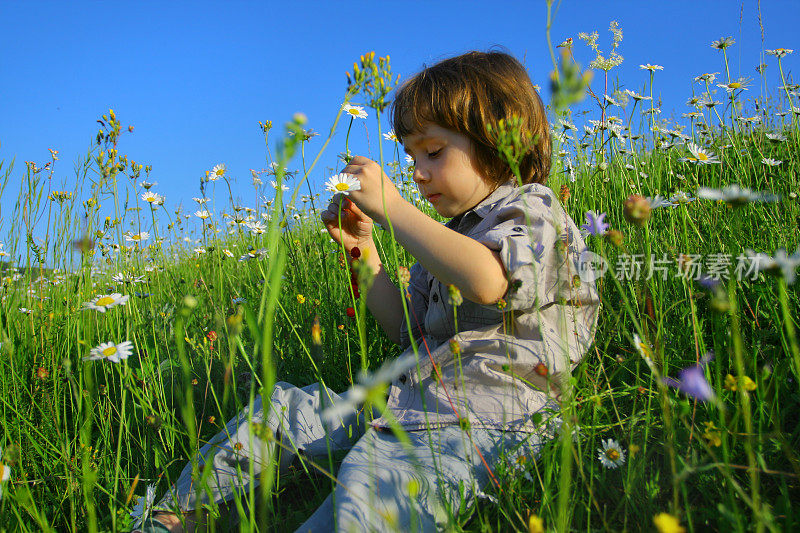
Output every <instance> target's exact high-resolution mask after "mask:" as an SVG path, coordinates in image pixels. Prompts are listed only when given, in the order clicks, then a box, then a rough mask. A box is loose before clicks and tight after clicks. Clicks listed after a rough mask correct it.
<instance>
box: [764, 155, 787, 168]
mask: <svg viewBox="0 0 800 533" xmlns="http://www.w3.org/2000/svg"><path fill="white" fill-rule="evenodd" d="M761 162H762V163H764V164H765V165H767V166H768V167H777V166H778V165H780V164H781V163H783V161H778V160H777V159H770V158H769V157H762V158H761Z"/></svg>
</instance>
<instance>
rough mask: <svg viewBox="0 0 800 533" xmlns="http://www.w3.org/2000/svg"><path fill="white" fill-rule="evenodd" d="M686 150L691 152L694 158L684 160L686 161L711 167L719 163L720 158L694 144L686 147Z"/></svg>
mask: <svg viewBox="0 0 800 533" xmlns="http://www.w3.org/2000/svg"><path fill="white" fill-rule="evenodd" d="M686 148H687V149H688V150H689V152H691V154H692V157H686V158H683V160H685V161H690V162H692V163H697V164H698V165H710V164H713V163H719V158H717V156H716V155H715V154H714V152H711V151H709V150H705V149H704V148H702V147H700V146H697V145H696V144H694V143H689V144H687V145H686Z"/></svg>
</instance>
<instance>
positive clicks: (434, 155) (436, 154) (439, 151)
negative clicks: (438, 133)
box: [428, 148, 442, 159]
mask: <svg viewBox="0 0 800 533" xmlns="http://www.w3.org/2000/svg"><path fill="white" fill-rule="evenodd" d="M441 153H442V149H441V148H439V149H438V150H434V151H433V152H428V157H429V158H431V159H434V158H436V157H437V156H438V155H439V154H441Z"/></svg>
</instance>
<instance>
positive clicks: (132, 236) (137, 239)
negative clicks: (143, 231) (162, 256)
mask: <svg viewBox="0 0 800 533" xmlns="http://www.w3.org/2000/svg"><path fill="white" fill-rule="evenodd" d="M131 239H132V240H134V241H141V240H142V236H141V235H131Z"/></svg>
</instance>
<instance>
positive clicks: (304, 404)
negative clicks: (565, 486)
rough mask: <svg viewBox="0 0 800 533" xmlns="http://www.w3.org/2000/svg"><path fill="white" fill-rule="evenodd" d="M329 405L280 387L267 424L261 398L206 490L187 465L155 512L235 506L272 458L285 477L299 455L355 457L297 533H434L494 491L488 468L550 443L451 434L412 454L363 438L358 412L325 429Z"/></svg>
mask: <svg viewBox="0 0 800 533" xmlns="http://www.w3.org/2000/svg"><path fill="white" fill-rule="evenodd" d="M322 397H323V402H322V403H323V404H324V405H321V403H320V395H319V386H318V385H317V384H314V385H309V386H307V387H303V388H302V389H301V388H297V387H294V386H293V385H290V384H288V383H283V382H281V383H278V384H276V386H275V391H274V393H273V395H272V403H271V407H270V412H269V414H268V416H266V420H265V413H264V410H263V407H262V403H261V398H260V397H259V398H257V399H256V401H255V402H254V406H253V407H254V408H253V414H252V420H248V418H249V417H248V409H245V410H243V411H242V412H240V413H239V414H238V415H237V416H236V417H234V418H232V419H231V420H230V421H229V422H228V424H227V425H226V427H225V429H224V430H223V431H221V432H220V433H219V434H217V435H216V436H215V437H214V438H212V439H211V440H210V441H209V442H208V444H206V445H205V446H203V448H202V449H201V450H200V457H199V458H198V460H199V463H200V471H202V469H203V466H204V465H205V464H206V463H207V462H208V461H211V468H210V476H209V477H208V478H207V479H206V481H205V482H204V483H202V484H198V483H194V482H193V479H192V466H191V464H188V465H186V467H185V468H184V469H183V471H182V472H181V474H180V476H179V477H178V479H177V481H176V482H175V484H174V485H173V487H172V488H171V489H170V491H169V492H168V493H167V494H166V495H165V496H164V498H163V499H162V500H161V502H160V503H159V504H158V505H157V506H156V508H157V509H158V508H164V509H172V510H178V509H180V510H181V511H184V512H185V511H188V510H191V509H195V508H197V507H198V506H199V505H202V504H204V503H209V502H211V501H214V502H216V503H217V504H223V503H225V502H229V501H231V500H232V499H233V498H234V497H236V495H237V494H238V495H239V496H240V497H245V495H246V494H247V492H248V489H249V487H250V484H251V483H252V484H254V485H255V484H257V483H258V477H259V473H260V472H261V469H262V467H264V466H265V465H266V464H267V462H266V461H269V460H270V458H271V457H275V458H276V462H277V465H278V469H279V471H280V472H285V471H286V469H288V467H289V465H290V464H291V462H292V461H293V460H294V458H295V457H296V456H297V455H301V456H302V457H304V458H307V459H310V460H312V461H315V462H317V463H318V464H322V465H327V464H328V461H327V455H328V453H329V450H330V452H339V451H341V452H345V451H347V450H349V452H348V453H347V455H346V457H345V458H344V460H343V462H342V464H341V466H340V468H339V471H338V474H337V481H338V483H337V486H336V490H335V491H333V493H332V494H331V495H329V496H328V498H327V499H326V500H325V501H324V502H323V504H322V505H321V506H320V507H319V508H318V509H317V510H316V511H315V512H314V514H313V515H311V517H310V518H309V519H308V520H307V521H306V522H305V523H304V524H303V525H302V526H300V528H298V530H297V531H298V532H302V533H305V532H308V531H312V532H317V531H339V532H350V531H393V530H400V531H436V530H437V528H441V527H444V526H446V525H447V523H448V520H452V517H455V516H458V512H459V509H469V508H470V506H471V505H472V503H473V502H474V499H475V498H476V496H477V495H479V494H481V491H482V489H484V488H485V487H486V485H487V484H488V483H489V482H490V474H489V471H488V470H487V468H486V465H484V463H483V460H485V461H486V463H487V464H488V466H489V467H491V468H494V466H495V465H496V463H497V461H498V459H499V458H500V457H501V455H505V456H506V457H507V458H509V459H511V460H513V459H514V458H516V457H519V456H521V455H526V456H528V457H529V458H530V459H534V458H536V457H537V456H538V454H539V449H540V447H541V443H542V440H541V439H542V437H541V436H540V435H539V434H532V433H521V432H504V431H499V430H484V429H474V428H473V429H472V430H471V431H469V432H466V431H464V430H462V429H461V428H460V427H458V426H447V427H443V428H438V429H432V430H427V431H426V430H422V431H411V432H408V433H407V435H408V438H409V440H410V446H409V445H407V444H403V443H402V442H400V441H399V440H398V438H397V437H395V436H394V434H392V433H390V432H386V431H382V430H376V429H369V430H367V431H366V433H364V420H363V413H358V412H356V411H353V412H351V413H348V414H346V415H345V416H343V417H342V419H341V420H339V421H338V422H337V423H335V424H330V425H326V424H323V422H322V420H321V418H320V412H321V409H323V408H324V407H326V406H330V405H331V404H332V403H333V404H335V403H336V402H339V401H342V400H341V398H340V397H339V396H338V395H337V394H335V393H333V392H331V391H330V390H328V389H324V392H323V395H322ZM265 427H266V428H269V430H270V431H271V432H272V434H273V435H274V438H272V439H270V438H267V439H265V440H262V438H260V437H259V436H258V435H256V434H253V435H252V437H251V432H254V433H259V432H260V433H261V435H262V436H263V435H264V429H263V428H265ZM248 442H249V443H250V445H248ZM276 442H277V443H279V444H278V445H277V446H276ZM478 451H480V454H479V453H478ZM264 452H266V456H262V454H263V453H264ZM481 455H482V456H483V460H482V459H481ZM250 463H252V465H253V474H252V477H251V475H250V473H249V470H250ZM198 485H202V486H198Z"/></svg>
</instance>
